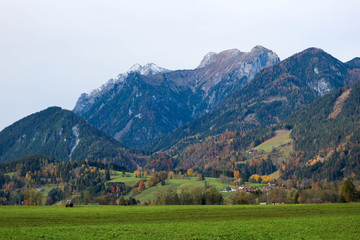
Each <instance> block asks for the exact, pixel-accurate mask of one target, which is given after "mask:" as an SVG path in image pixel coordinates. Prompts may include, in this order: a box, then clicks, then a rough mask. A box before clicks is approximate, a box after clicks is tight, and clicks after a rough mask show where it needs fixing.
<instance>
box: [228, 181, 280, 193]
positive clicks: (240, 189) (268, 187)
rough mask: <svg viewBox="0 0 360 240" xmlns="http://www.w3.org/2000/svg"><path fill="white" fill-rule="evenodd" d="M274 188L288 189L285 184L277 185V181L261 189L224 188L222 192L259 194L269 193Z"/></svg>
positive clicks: (246, 187) (248, 187)
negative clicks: (259, 192) (260, 192)
mask: <svg viewBox="0 0 360 240" xmlns="http://www.w3.org/2000/svg"><path fill="white" fill-rule="evenodd" d="M273 188H286V186H285V185H284V184H277V183H276V182H275V181H271V182H269V183H268V184H266V185H264V186H263V187H262V188H261V189H260V188H256V187H250V186H240V187H235V188H234V187H224V188H223V190H222V191H221V192H238V191H244V192H258V191H268V190H270V189H273Z"/></svg>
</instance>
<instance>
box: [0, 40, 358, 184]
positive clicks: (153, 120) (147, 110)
mask: <svg viewBox="0 0 360 240" xmlns="http://www.w3.org/2000/svg"><path fill="white" fill-rule="evenodd" d="M359 80H360V59H359V58H354V59H353V60H351V61H349V62H341V61H340V60H338V59H336V58H334V57H333V56H331V55H330V54H328V53H326V52H325V51H323V50H321V49H318V48H309V49H306V50H304V51H302V52H300V53H296V54H294V55H293V56H291V57H289V58H287V59H285V60H283V61H280V59H279V58H278V56H277V55H276V54H275V53H274V52H272V51H271V50H268V49H266V48H264V47H261V46H256V47H254V48H253V49H252V50H251V51H250V52H241V51H239V50H237V49H231V50H226V51H223V52H220V53H213V52H211V53H208V54H207V55H206V56H204V58H203V60H202V61H201V62H200V64H199V66H198V67H197V68H195V69H192V70H176V71H172V70H168V69H165V68H161V67H159V66H157V65H155V64H147V65H144V66H141V65H139V64H136V65H134V66H133V67H131V68H130V69H129V71H128V72H126V73H123V74H119V75H118V76H117V77H116V78H114V79H110V80H109V81H108V82H107V83H105V84H104V85H102V86H101V87H100V88H99V89H96V90H93V91H92V92H91V93H89V94H82V95H81V96H80V98H79V100H78V101H77V103H76V106H75V107H74V109H73V111H68V110H64V109H61V108H59V107H50V108H48V109H46V110H43V111H41V112H38V113H34V114H32V115H30V116H28V117H26V118H24V119H21V120H19V121H18V122H16V123H14V124H12V125H11V126H9V127H7V128H5V129H4V130H3V131H1V132H0V161H2V162H4V161H9V160H12V159H16V158H21V157H24V156H29V155H42V156H46V157H51V158H55V159H57V160H60V161H68V160H69V159H71V160H90V161H101V162H113V163H116V164H117V165H118V166H121V167H124V168H126V169H135V168H137V167H139V166H145V167H146V168H148V169H151V168H154V169H157V170H175V169H176V170H183V169H189V168H194V169H197V170H198V171H200V172H206V171H210V170H211V169H218V170H219V169H223V170H230V171H232V170H234V169H237V170H239V172H240V173H241V174H243V175H242V177H243V178H244V179H247V178H248V177H249V174H250V175H251V174H255V173H256V174H270V173H271V172H273V171H276V172H277V173H278V174H279V176H281V177H282V178H285V179H286V178H293V179H301V178H313V179H328V180H336V179H341V178H343V177H349V176H355V177H356V176H360V175H358V174H360V170H359V166H360V163H359V159H360V158H358V156H359V154H358V153H360V150H358V149H360V147H359V142H360V140H359V136H360V132H359V129H358V125H359V121H360V120H359V109H358V104H359V102H360V100H359V95H360V83H358V81H359ZM281 134H283V135H284V136H285V135H286V136H288V139H287V140H286V141H285V142H283V146H280V148H279V146H276V147H274V148H273V149H272V150H271V149H270V150H267V151H265V152H262V151H258V152H257V153H256V154H253V152H256V151H257V150H258V149H261V148H259V147H258V146H260V145H261V144H262V143H264V142H266V141H268V140H271V139H273V138H276V137H278V136H280V135H281ZM128 147H131V148H142V149H147V150H146V151H145V150H134V149H130V148H128ZM150 151H152V152H153V154H151V153H150ZM158 151H161V152H158ZM249 152H250V153H249Z"/></svg>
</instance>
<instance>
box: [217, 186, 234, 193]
mask: <svg viewBox="0 0 360 240" xmlns="http://www.w3.org/2000/svg"><path fill="white" fill-rule="evenodd" d="M220 192H232V189H231V187H224V188H223V190H222V191H220Z"/></svg>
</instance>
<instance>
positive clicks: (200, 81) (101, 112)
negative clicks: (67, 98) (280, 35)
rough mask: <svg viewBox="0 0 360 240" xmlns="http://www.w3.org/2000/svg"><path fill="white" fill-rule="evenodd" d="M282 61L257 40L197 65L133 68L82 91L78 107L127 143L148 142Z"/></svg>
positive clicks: (208, 57)
mask: <svg viewBox="0 0 360 240" xmlns="http://www.w3.org/2000/svg"><path fill="white" fill-rule="evenodd" d="M277 62H279V58H278V57H277V55H276V54H275V53H273V52H272V51H270V50H268V49H266V48H264V47H261V46H256V47H254V48H253V49H252V50H251V51H250V52H241V51H239V50H237V49H231V50H226V51H223V52H220V53H217V54H216V53H210V54H208V55H206V56H205V57H204V59H203V61H202V62H201V64H200V66H199V67H198V68H196V69H192V70H177V71H168V70H164V69H162V70H161V71H157V72H155V74H154V71H151V72H149V71H131V70H129V72H128V73H126V74H122V75H119V76H121V79H120V78H119V79H117V80H112V81H110V82H109V83H108V84H106V85H104V86H103V87H101V88H100V89H99V90H95V91H94V93H93V94H90V95H86V94H85V95H84V94H83V95H82V96H81V97H80V98H79V100H78V103H77V104H76V106H75V108H74V112H75V113H76V114H78V115H79V116H81V117H83V118H84V119H86V120H87V121H89V122H90V123H91V124H93V125H94V126H96V127H98V128H99V129H101V130H103V131H104V132H106V133H107V134H109V135H110V136H112V137H114V138H115V139H116V140H118V141H120V142H122V143H123V144H124V145H125V146H129V147H137V148H144V147H145V146H146V145H147V144H148V142H149V141H151V140H152V139H154V138H158V137H161V136H164V135H166V134H168V133H169V132H171V131H173V130H174V129H176V128H178V127H180V126H182V125H184V124H185V123H187V122H189V121H192V120H194V119H197V118H198V117H200V116H202V115H203V114H205V113H206V112H209V111H210V110H212V109H213V108H214V107H216V106H217V105H218V104H219V103H220V102H222V101H223V100H224V99H225V98H226V97H227V96H228V95H229V94H231V93H232V92H234V91H236V90H238V89H240V88H241V87H243V86H245V85H246V84H247V83H248V82H250V81H251V80H252V79H253V78H254V77H255V75H256V74H257V73H258V72H259V71H260V70H261V69H263V68H265V67H269V66H272V65H273V64H275V63H277ZM149 73H151V74H149ZM156 73H157V74H156Z"/></svg>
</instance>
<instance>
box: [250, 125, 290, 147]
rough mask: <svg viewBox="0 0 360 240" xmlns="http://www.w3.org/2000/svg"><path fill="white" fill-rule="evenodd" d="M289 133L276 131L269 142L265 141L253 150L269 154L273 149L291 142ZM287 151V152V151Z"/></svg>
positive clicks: (287, 131)
mask: <svg viewBox="0 0 360 240" xmlns="http://www.w3.org/2000/svg"><path fill="white" fill-rule="evenodd" d="M290 133H291V131H289V130H277V131H276V135H275V136H274V137H273V138H270V139H269V140H266V141H265V142H263V143H262V144H260V145H258V146H257V147H255V148H254V149H255V150H263V151H265V152H271V151H272V149H273V148H277V147H280V146H283V145H285V144H288V143H289V142H291V138H290ZM287 151H288V150H287Z"/></svg>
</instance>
